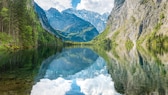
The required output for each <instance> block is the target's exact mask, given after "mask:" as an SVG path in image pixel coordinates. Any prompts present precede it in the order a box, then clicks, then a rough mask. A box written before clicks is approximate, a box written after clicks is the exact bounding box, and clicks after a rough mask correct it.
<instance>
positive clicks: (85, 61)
mask: <svg viewBox="0 0 168 95" xmlns="http://www.w3.org/2000/svg"><path fill="white" fill-rule="evenodd" d="M31 95H118V93H117V92H116V91H115V90H114V83H113V82H112V78H111V76H110V75H109V74H108V72H107V68H106V62H105V60H104V59H103V58H102V57H100V56H99V55H97V54H96V53H95V52H93V51H92V50H91V49H88V48H73V49H64V50H63V51H62V52H61V53H59V54H56V55H53V56H50V57H49V58H48V59H46V60H45V61H43V63H42V65H41V68H40V70H39V74H38V76H37V78H36V84H35V85H34V86H33V88H32V91H31Z"/></svg>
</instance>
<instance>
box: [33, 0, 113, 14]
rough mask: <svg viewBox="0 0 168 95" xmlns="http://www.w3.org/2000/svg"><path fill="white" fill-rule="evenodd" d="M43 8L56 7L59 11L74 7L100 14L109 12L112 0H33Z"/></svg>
mask: <svg viewBox="0 0 168 95" xmlns="http://www.w3.org/2000/svg"><path fill="white" fill-rule="evenodd" d="M34 1H35V2H36V3H37V4H38V5H39V6H40V7H42V8H43V9H44V10H48V9H50V8H51V7H52V8H56V9H57V10H59V11H60V12H61V11H63V10H65V9H68V8H75V9H77V10H82V9H85V10H89V11H93V12H97V13H100V14H103V13H107V12H108V13H110V12H111V10H112V8H113V6H114V0H34Z"/></svg>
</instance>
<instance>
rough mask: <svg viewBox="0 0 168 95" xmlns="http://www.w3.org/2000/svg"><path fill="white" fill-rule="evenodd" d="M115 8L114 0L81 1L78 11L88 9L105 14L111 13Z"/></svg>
mask: <svg viewBox="0 0 168 95" xmlns="http://www.w3.org/2000/svg"><path fill="white" fill-rule="evenodd" d="M113 6H114V0H81V2H80V3H79V4H78V5H77V9H78V10H81V9H86V10H89V11H94V12H98V13H100V14H103V13H106V12H109V13H110V12H111V10H112V8H113Z"/></svg>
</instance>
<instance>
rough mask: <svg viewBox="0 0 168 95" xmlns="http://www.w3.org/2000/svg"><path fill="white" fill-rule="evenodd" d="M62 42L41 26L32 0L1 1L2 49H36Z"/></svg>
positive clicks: (0, 37) (0, 44) (0, 43)
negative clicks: (39, 46) (43, 45)
mask: <svg viewBox="0 0 168 95" xmlns="http://www.w3.org/2000/svg"><path fill="white" fill-rule="evenodd" d="M50 43H57V44H61V41H60V40H59V39H57V38H55V36H54V35H51V34H49V33H48V32H46V31H45V30H44V29H43V28H42V26H41V25H40V22H39V19H38V18H37V15H36V13H35V11H34V8H33V1H32V0H0V49H19V48H22V49H23V48H35V47H37V46H38V45H42V44H50Z"/></svg>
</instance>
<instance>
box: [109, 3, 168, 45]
mask: <svg viewBox="0 0 168 95" xmlns="http://www.w3.org/2000/svg"><path fill="white" fill-rule="evenodd" d="M167 9H168V0H115V6H114V8H113V10H112V12H111V14H110V16H109V20H108V24H107V26H108V27H110V30H109V35H107V37H108V38H112V39H113V35H114V34H116V33H115V32H119V33H117V34H118V35H115V36H117V37H115V38H116V39H115V40H116V41H122V40H123V41H124V40H126V39H131V40H132V41H133V42H136V41H137V40H138V39H142V38H145V37H147V36H149V35H151V34H152V32H153V31H154V29H155V28H156V27H157V25H158V24H161V25H160V28H159V30H158V31H157V33H156V34H157V35H158V34H163V35H167V34H168V28H166V26H167V25H168V11H167Z"/></svg>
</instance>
